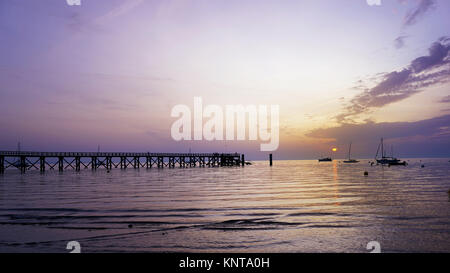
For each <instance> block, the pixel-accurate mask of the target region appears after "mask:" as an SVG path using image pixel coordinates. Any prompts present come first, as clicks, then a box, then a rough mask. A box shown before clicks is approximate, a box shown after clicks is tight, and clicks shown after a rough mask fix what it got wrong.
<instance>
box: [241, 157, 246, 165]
mask: <svg viewBox="0 0 450 273" xmlns="http://www.w3.org/2000/svg"><path fill="white" fill-rule="evenodd" d="M241 164H242V167H244V165H245V156H244V154H242V159H241Z"/></svg>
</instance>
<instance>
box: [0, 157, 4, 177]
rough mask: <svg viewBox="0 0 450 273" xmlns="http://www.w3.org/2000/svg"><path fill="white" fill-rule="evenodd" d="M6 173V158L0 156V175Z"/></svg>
mask: <svg viewBox="0 0 450 273" xmlns="http://www.w3.org/2000/svg"><path fill="white" fill-rule="evenodd" d="M4 172H5V157H4V156H0V174H2V173H4Z"/></svg>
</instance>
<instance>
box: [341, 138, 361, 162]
mask: <svg viewBox="0 0 450 273" xmlns="http://www.w3.org/2000/svg"><path fill="white" fill-rule="evenodd" d="M351 151H352V143H351V142H350V146H349V147H348V160H344V163H358V162H359V161H358V160H356V159H351V157H350V153H351Z"/></svg>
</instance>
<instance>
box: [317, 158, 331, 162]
mask: <svg viewBox="0 0 450 273" xmlns="http://www.w3.org/2000/svg"><path fill="white" fill-rule="evenodd" d="M331 161H333V159H331V158H330V157H324V158H319V162H331Z"/></svg>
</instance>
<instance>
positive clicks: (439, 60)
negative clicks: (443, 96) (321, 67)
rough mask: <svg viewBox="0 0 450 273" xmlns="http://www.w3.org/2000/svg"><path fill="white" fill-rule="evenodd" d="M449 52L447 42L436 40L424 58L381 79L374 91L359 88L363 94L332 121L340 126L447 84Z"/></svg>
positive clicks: (448, 40) (382, 76) (445, 38)
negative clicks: (441, 84)
mask: <svg viewBox="0 0 450 273" xmlns="http://www.w3.org/2000/svg"><path fill="white" fill-rule="evenodd" d="M449 51H450V39H449V38H447V37H443V38H441V39H439V40H438V41H437V42H435V43H433V44H432V45H431V47H430V48H429V54H428V55H427V56H422V57H419V58H416V59H415V60H413V61H412V62H411V63H410V64H409V65H408V66H407V67H405V68H403V69H402V70H400V71H393V72H390V73H386V74H383V75H381V78H380V81H379V83H378V84H376V85H375V86H374V87H372V88H368V87H366V88H365V89H364V88H363V90H364V91H363V92H362V93H360V94H358V95H356V96H355V97H354V98H353V99H352V100H351V101H350V104H349V105H347V106H346V107H345V108H344V111H343V112H342V113H341V114H339V115H338V116H336V120H337V121H338V122H340V123H346V122H349V121H351V120H349V118H351V117H355V116H357V115H360V114H363V113H367V112H369V111H371V110H372V109H374V108H381V107H383V106H385V105H388V104H391V103H393V102H398V101H401V100H404V99H406V98H408V97H410V96H412V95H414V94H416V93H418V92H421V91H422V90H423V88H425V87H428V86H431V85H435V84H439V83H443V82H446V81H448V80H449V76H450V67H449V63H450V60H449V59H450V58H449ZM360 88H361V87H360Z"/></svg>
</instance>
